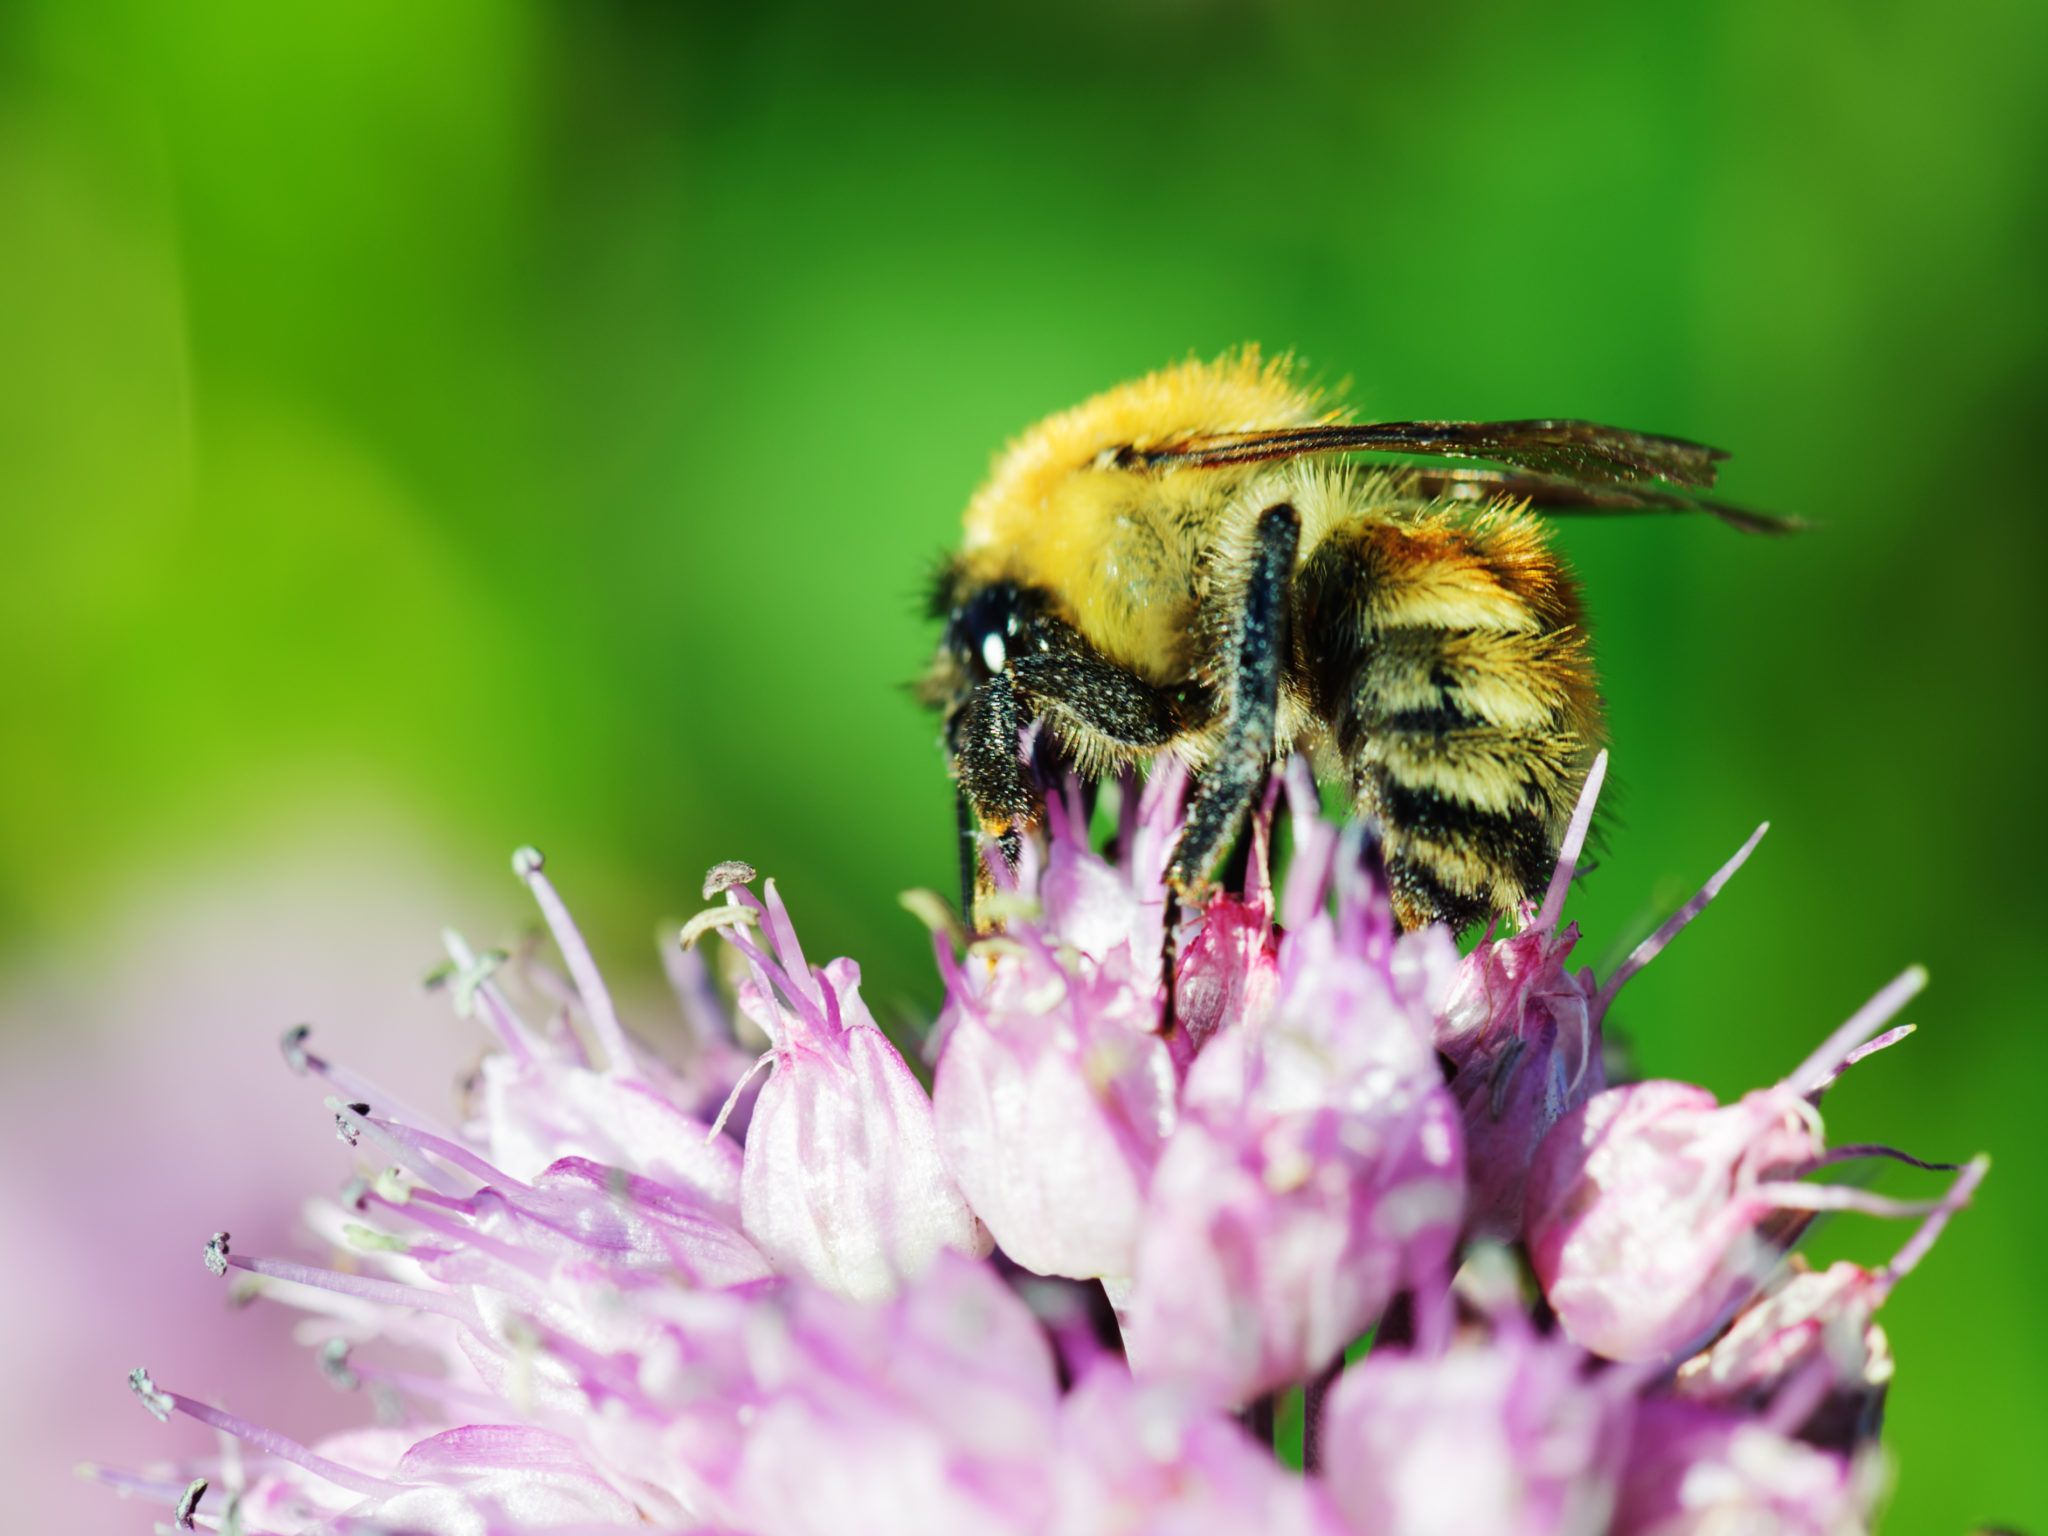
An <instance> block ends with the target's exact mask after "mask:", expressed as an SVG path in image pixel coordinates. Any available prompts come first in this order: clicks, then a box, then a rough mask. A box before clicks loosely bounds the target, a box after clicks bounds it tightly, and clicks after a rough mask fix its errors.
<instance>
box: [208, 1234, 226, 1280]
mask: <svg viewBox="0 0 2048 1536" xmlns="http://www.w3.org/2000/svg"><path fill="white" fill-rule="evenodd" d="M206 1272H207V1273H208V1274H210V1275H212V1276H213V1277H214V1279H216V1280H225V1279H226V1278H227V1275H228V1235H227V1233H225V1232H216V1233H214V1234H213V1236H211V1237H209V1238H208V1239H207V1240H206Z"/></svg>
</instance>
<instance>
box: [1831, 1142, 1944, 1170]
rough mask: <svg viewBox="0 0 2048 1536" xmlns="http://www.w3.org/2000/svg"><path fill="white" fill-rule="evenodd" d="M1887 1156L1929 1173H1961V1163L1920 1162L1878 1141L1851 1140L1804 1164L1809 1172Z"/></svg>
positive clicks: (1908, 1153)
mask: <svg viewBox="0 0 2048 1536" xmlns="http://www.w3.org/2000/svg"><path fill="white" fill-rule="evenodd" d="M1865 1157H1888V1158H1890V1159H1891V1160H1892V1161H1893V1162H1895V1163H1904V1164H1906V1165H1907V1166H1908V1167H1911V1168H1923V1169H1925V1170H1926V1171H1927V1172H1929V1173H1961V1172H1962V1171H1963V1165H1962V1164H1961V1163H1928V1162H1922V1161H1921V1160H1920V1159H1919V1158H1917V1157H1915V1156H1913V1155H1912V1154H1911V1153H1910V1152H1901V1151H1900V1150H1899V1149H1898V1148H1897V1147H1887V1146H1884V1145H1883V1144H1881V1143H1879V1142H1874V1141H1864V1142H1852V1143H1850V1144H1849V1145H1847V1146H1840V1147H1830V1148H1828V1150H1827V1151H1825V1152H1823V1153H1822V1154H1821V1155H1820V1156H1819V1157H1817V1158H1815V1159H1814V1160H1813V1161H1812V1162H1810V1163H1808V1164H1807V1165H1806V1167H1807V1171H1808V1172H1809V1173H1810V1172H1812V1171H1813V1170H1814V1169H1816V1168H1826V1167H1828V1166H1829V1165H1831V1164H1834V1163H1850V1162H1855V1161H1856V1160H1857V1159H1858V1158H1865Z"/></svg>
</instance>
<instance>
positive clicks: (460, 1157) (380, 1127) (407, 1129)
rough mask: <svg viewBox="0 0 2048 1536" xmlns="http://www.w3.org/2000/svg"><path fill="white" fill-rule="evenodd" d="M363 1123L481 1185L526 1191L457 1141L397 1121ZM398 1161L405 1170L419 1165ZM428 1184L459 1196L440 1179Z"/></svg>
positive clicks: (519, 1181)
mask: <svg viewBox="0 0 2048 1536" xmlns="http://www.w3.org/2000/svg"><path fill="white" fill-rule="evenodd" d="M365 1123H366V1124H368V1125H370V1126H372V1127H374V1128H375V1129H376V1130H377V1131H379V1132H381V1133H382V1134H383V1135H385V1136H387V1137H389V1138H390V1139H391V1140H392V1141H393V1142H395V1143H397V1144H398V1145H400V1146H404V1147H409V1148H412V1149H413V1150H415V1151H418V1152H423V1153H427V1154H429V1155H431V1156H434V1157H438V1158H440V1159H441V1161H442V1162H444V1163H447V1164H449V1165H450V1166H452V1167H456V1168H460V1169H461V1170H462V1171H463V1172H464V1173H466V1174H468V1175H469V1176H470V1177H471V1178H473V1179H476V1180H477V1181H479V1182H480V1183H484V1184H495V1185H497V1186H498V1187H499V1188H500V1189H526V1188H528V1187H529V1186H528V1185H526V1184H525V1183H524V1182H522V1181H521V1180H519V1179H515V1178H513V1177H512V1175H511V1174H509V1173H507V1172H505V1170H504V1169H502V1168H499V1167H496V1166H494V1165H493V1164H491V1163H488V1162H486V1161H485V1160H484V1159H483V1158H481V1157H479V1156H478V1155H477V1154H476V1153H474V1152H472V1151H470V1149H469V1148H467V1147H465V1146H462V1145H461V1144H460V1143H458V1142H453V1141H450V1140H449V1139H448V1138H447V1137H445V1136H436V1135H434V1134H433V1133H432V1132H431V1131H422V1130H419V1129H417V1128H416V1127H413V1126H410V1125H400V1124H398V1123H397V1122H396V1121H392V1120H379V1119H376V1118H374V1117H373V1118H371V1119H370V1120H368V1121H366V1122H365ZM400 1161H402V1162H404V1163H405V1165H406V1166H407V1167H408V1168H415V1169H416V1168H418V1167H419V1166H420V1164H419V1163H418V1161H417V1160H416V1159H413V1158H402V1159H400ZM429 1182H430V1183H432V1184H433V1185H434V1187H435V1188H436V1189H439V1190H440V1191H441V1192H442V1193H443V1194H447V1195H453V1194H456V1193H458V1191H456V1190H453V1189H449V1188H447V1187H446V1186H445V1185H443V1184H441V1182H440V1181H439V1180H429Z"/></svg>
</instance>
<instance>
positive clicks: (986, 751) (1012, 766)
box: [951, 673, 1038, 924]
mask: <svg viewBox="0 0 2048 1536" xmlns="http://www.w3.org/2000/svg"><path fill="white" fill-rule="evenodd" d="M1027 718H1028V716H1027V714H1026V713H1025V708H1024V703H1023V701H1022V700H1021V699H1020V698H1019V697H1018V695H1017V690H1016V688H1015V687H1014V686H1013V685H1012V684H1011V682H1010V679H1009V678H1008V677H1007V676H1005V675H1004V674H1002V673H997V674H996V675H995V676H993V677H991V678H989V679H988V680H987V681H986V682H984V683H982V684H980V685H979V686H978V687H976V688H975V689H974V691H973V693H971V694H970V695H969V696H968V700H967V703H966V704H965V705H964V706H963V707H962V708H961V710H960V713H959V714H958V715H957V716H955V717H954V721H953V728H952V733H951V734H952V738H953V763H954V772H955V774H956V776H957V778H958V779H959V784H960V808H961V816H960V821H961V826H960V841H961V854H960V863H961V886H962V896H963V899H964V900H965V902H966V916H967V917H968V919H969V921H970V924H971V923H972V921H973V917H974V909H975V905H976V902H975V898H976V897H977V896H978V895H986V894H987V893H988V892H989V891H990V890H991V889H992V888H993V884H994V881H993V879H992V877H991V875H990V874H989V872H988V869H987V867H986V865H985V863H984V862H983V860H982V858H981V856H980V847H979V839H978V837H977V836H976V834H977V832H980V833H986V834H988V835H989V836H991V837H994V838H995V839H996V840H997V842H998V844H999V845H1000V847H1001V849H1002V853H1003V862H1004V863H1005V864H1007V865H1008V866H1009V867H1010V868H1011V869H1015V868H1016V867H1017V859H1018V855H1019V854H1020V852H1021V851H1022V847H1023V843H1022V832H1023V829H1024V828H1025V827H1027V826H1029V825H1030V824H1031V823H1032V822H1033V821H1034V820H1036V819H1037V816H1038V796H1037V793H1036V792H1035V791H1034V790H1033V789H1032V787H1031V781H1030V779H1029V777H1028V776H1027V775H1026V773H1025V771H1024V758H1023V754H1022V753H1021V752H1020V751H1019V750H1018V735H1019V733H1020V732H1021V731H1022V729H1023V726H1024V722H1025V720H1026V719H1027Z"/></svg>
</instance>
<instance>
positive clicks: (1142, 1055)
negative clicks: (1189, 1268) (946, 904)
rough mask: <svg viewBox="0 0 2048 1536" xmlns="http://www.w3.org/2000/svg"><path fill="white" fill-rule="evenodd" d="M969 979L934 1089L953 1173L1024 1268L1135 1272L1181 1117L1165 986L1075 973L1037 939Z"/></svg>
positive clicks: (1113, 971)
mask: <svg viewBox="0 0 2048 1536" xmlns="http://www.w3.org/2000/svg"><path fill="white" fill-rule="evenodd" d="M1153 964H1154V965H1155V966H1156V964H1157V961H1156V959H1155V960H1154V962H1153ZM964 972H965V974H964V976H963V977H962V979H961V980H960V981H959V982H958V983H957V984H956V985H955V986H954V987H953V989H952V992H951V996H950V998H949V1000H948V1002H947V1005H946V1009H947V1016H946V1018H945V1019H944V1020H943V1021H942V1023H941V1028H943V1029H944V1030H945V1031H946V1046H945V1050H944V1052H943V1054H942V1055H941V1056H940V1057H939V1065H938V1073H937V1077H936V1080H935V1082H934V1084H933V1088H932V1109H933V1112H934V1115H935V1117H936V1121H937V1126H938V1135H939V1145H940V1147H941V1149H942V1150H943V1153H944V1156H945V1161H946V1166H947V1168H948V1169H949V1170H951V1172H952V1174H953V1177H954V1178H955V1179H957V1180H958V1181H959V1187H960V1188H961V1190H962V1191H963V1192H964V1193H965V1194H966V1197H967V1201H968V1204H969V1205H970V1206H971V1207H972V1208H973V1210H974V1212H975V1214H976V1215H977V1216H979V1217H980V1218H981V1219H982V1221H984V1222H986V1223H987V1224H988V1229H989V1231H990V1232H991V1233H993V1234H994V1236H995V1240H996V1241H997V1242H998V1243H1000V1244H1001V1245H1002V1248H1003V1251H1004V1252H1005V1253H1007V1254H1009V1256H1010V1257H1011V1258H1013V1259H1015V1260H1016V1261H1017V1262H1018V1263H1019V1264H1021V1265H1023V1266H1024V1267H1025V1268H1026V1269H1029V1270H1035V1271H1036V1272H1038V1273H1039V1274H1042V1275H1066V1276H1069V1277H1071V1278H1073V1279H1077V1280H1079V1279H1091V1278H1095V1277H1099V1276H1104V1275H1109V1276H1119V1275H1128V1274H1129V1273H1130V1272H1131V1267H1132V1262H1133V1259H1134V1257H1135V1252H1136V1249H1135V1243H1136V1237H1137V1228H1138V1221H1139V1216H1140V1213H1141V1211H1142V1209H1143V1205H1144V1197H1145V1186H1146V1184H1147V1182H1148V1181H1149V1180H1150V1178H1151V1174H1152V1166H1153V1164H1154V1162H1156V1161H1157V1159H1158V1156H1159V1149H1160V1146H1161V1144H1162V1143H1163V1142H1164V1140H1165V1138H1166V1135H1167V1132H1168V1131H1169V1130H1170V1129H1171V1128H1172V1125H1173V1120H1174V1079H1173V1063H1172V1060H1171V1058H1170V1057H1169V1056H1168V1054H1167V1050H1166V1046H1165V1044H1164V1043H1163V1042H1162V1041H1161V1040H1160V1038H1159V1036H1158V1034H1157V1033H1156V1032H1155V1031H1156V1020H1157V1001H1156V993H1157V985H1156V982H1146V983H1141V982H1140V981H1139V980H1138V978H1136V977H1135V976H1133V975H1132V974H1131V972H1130V969H1129V967H1128V966H1127V965H1125V964H1120V963H1114V962H1112V963H1107V964H1104V965H1102V966H1100V967H1097V968H1092V973H1090V971H1089V970H1085V969H1084V970H1083V971H1082V972H1080V973H1077V972H1076V971H1073V970H1069V969H1068V968H1067V966H1066V965H1064V964H1062V963H1061V961H1060V960H1059V959H1058V958H1056V957H1055V956H1054V954H1053V953H1052V952H1051V951H1050V949H1048V948H1047V947H1046V946H1045V943H1044V941H1043V940H1042V939H1041V938H1039V937H1038V936H1036V935H1034V934H1026V935H1025V936H1024V937H1023V939H1022V940H1020V941H1015V942H1014V944H1009V943H1007V941H1006V948H1005V952H1003V953H1000V954H997V955H995V956H993V957H992V958H990V959H986V960H985V959H984V958H983V957H982V956H981V955H979V954H970V955H969V957H968V960H967V963H966V966H965V967H964Z"/></svg>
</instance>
